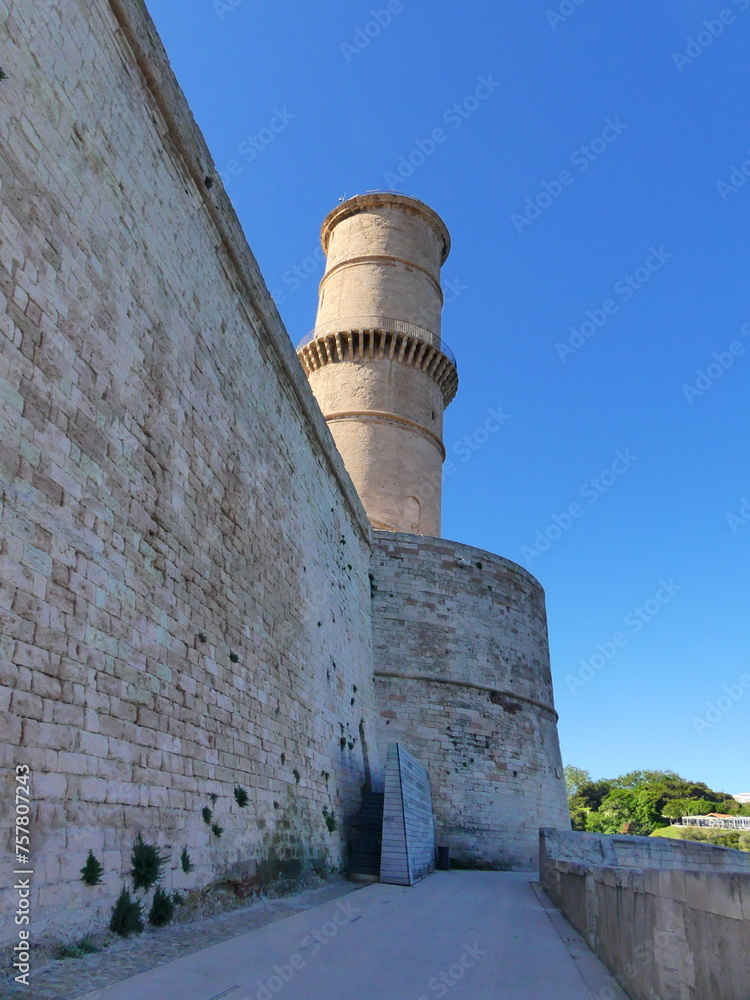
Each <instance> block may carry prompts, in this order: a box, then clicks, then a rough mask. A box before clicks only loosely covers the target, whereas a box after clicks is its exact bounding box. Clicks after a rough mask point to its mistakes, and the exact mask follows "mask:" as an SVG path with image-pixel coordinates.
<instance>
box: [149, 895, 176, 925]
mask: <svg viewBox="0 0 750 1000" xmlns="http://www.w3.org/2000/svg"><path fill="white" fill-rule="evenodd" d="M173 916H174V899H173V898H172V897H171V896H170V895H169V893H168V892H165V891H164V890H163V889H162V887H161V886H159V888H158V889H157V890H156V892H155V893H154V901H153V903H152V904H151V910H150V912H149V915H148V922H149V923H150V924H152V926H154V927H164V926H166V924H168V923H169V922H170V920H171V919H172V917H173Z"/></svg>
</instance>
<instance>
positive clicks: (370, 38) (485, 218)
mask: <svg viewBox="0 0 750 1000" xmlns="http://www.w3.org/2000/svg"><path fill="white" fill-rule="evenodd" d="M148 6H149V9H150V10H151V13H152V15H153V17H154V19H155V21H156V23H157V26H158V28H159V30H160V32H161V35H162V38H163V40H164V43H165V45H166V48H167V51H168V53H169V55H170V58H171V60H172V64H173V66H174V69H175V72H176V74H177V77H178V79H179V81H180V83H181V85H182V87H183V88H184V90H185V92H186V94H187V97H188V100H189V102H190V104H191V106H192V109H193V112H194V114H195V116H196V119H197V121H198V123H199V124H200V126H201V128H202V129H203V132H204V134H205V136H206V139H207V141H208V144H209V147H210V148H211V150H212V152H213V155H214V157H215V160H216V164H217V168H218V169H219V170H221V171H223V172H224V173H225V175H226V177H227V190H228V192H229V194H230V195H231V198H232V200H233V202H234V205H235V206H236V209H237V212H238V214H239V217H240V219H241V221H242V224H243V226H244V229H245V232H246V234H247V238H248V241H249V243H250V245H251V247H252V249H253V251H254V253H255V254H256V256H257V258H258V260H259V262H260V265H261V268H262V270H263V273H264V275H265V277H266V281H267V283H268V285H269V287H270V288H271V289H272V290H273V291H274V293H275V294H276V297H277V301H278V303H279V309H280V312H281V315H282V317H283V319H284V321H285V323H286V326H287V329H288V331H289V334H290V336H291V337H292V339H293V340H295V341H297V340H298V339H300V338H301V337H302V336H303V335H304V334H305V333H306V332H307V331H308V330H309V329H310V328H311V327H312V326H313V324H314V319H315V310H316V296H317V282H318V280H319V277H320V275H321V273H322V258H321V257H320V253H319V251H318V249H317V248H318V232H319V227H320V223H321V220H322V219H323V217H324V216H325V215H326V213H327V212H328V211H329V210H330V209H331V208H332V207H334V206H335V205H336V203H337V201H338V199H339V198H340V197H342V196H343V195H347V196H351V195H354V194H357V193H360V192H363V191H366V190H370V189H375V188H387V187H392V186H394V185H395V183H396V182H398V186H399V189H400V190H402V191H404V192H406V193H407V194H412V195H415V196H416V197H418V198H421V199H422V200H424V201H426V202H427V203H428V204H429V205H431V206H432V207H433V208H434V209H435V210H436V211H437V212H438V213H439V214H440V215H441V216H442V217H443V218H444V219H445V221H446V223H447V225H448V227H449V229H450V231H451V233H452V237H453V247H454V249H453V252H452V253H451V256H450V258H449V260H448V263H447V264H446V266H445V268H444V283H445V284H446V285H447V286H449V287H450V290H449V294H448V300H449V304H448V305H447V307H446V311H445V317H444V336H445V338H446V340H447V341H448V343H449V344H450V345H451V346H452V348H453V349H454V351H455V353H456V355H457V356H458V361H459V372H460V377H461V386H460V389H459V394H458V397H457V399H456V400H455V401H454V403H453V404H452V405H451V407H450V409H449V410H448V411H447V414H446V445H447V447H448V452H449V457H450V458H451V459H452V460H453V463H454V466H455V470H454V471H453V474H452V475H451V476H449V477H447V478H446V484H445V494H444V525H443V533H444V535H445V536H446V537H449V538H452V539H456V540H459V541H464V542H468V543H470V544H473V545H477V546H480V547H482V548H485V549H488V550H490V551H492V552H497V553H500V554H502V555H505V556H507V557H508V558H510V559H513V560H515V561H517V562H520V563H522V564H523V565H525V566H527V567H528V568H529V569H530V570H531V571H532V572H533V573H534V574H535V575H536V576H537V577H538V578H539V580H540V581H541V582H542V584H543V585H544V587H545V589H546V591H547V602H548V611H549V624H550V640H551V647H552V663H553V673H554V678H555V690H556V701H557V706H558V709H559V711H560V735H561V740H562V750H563V757H564V759H565V761H566V762H567V763H573V764H577V765H579V766H581V767H584V768H587V769H588V770H590V771H591V772H592V773H593V775H594V776H597V777H599V776H601V777H604V776H613V775H616V774H619V773H622V772H624V771H628V770H631V769H634V768H673V769H675V770H677V771H679V772H681V773H683V774H684V775H685V776H686V777H688V778H691V779H694V780H703V781H706V782H707V783H709V784H710V785H712V786H714V787H718V788H720V789H724V790H727V791H729V792H733V793H736V792H741V791H750V766H748V757H749V751H748V718H749V717H750V690H747V689H745V688H743V687H742V685H741V678H742V677H743V676H747V675H750V643H749V642H748V624H749V620H748V619H749V616H748V607H749V604H750V602H749V601H748V597H749V596H750V595H749V593H748V562H749V560H748V555H749V554H750V476H749V475H748V379H749V378H750V326H746V327H744V328H745V334H743V333H742V329H743V326H744V325H745V324H748V323H750V283H749V282H748V264H749V263H750V225H748V222H749V220H750V181H748V180H747V179H746V177H745V175H744V174H742V172H741V165H742V164H743V162H745V161H750V124H749V123H750V87H748V75H747V66H748V51H749V49H750V0H740V2H734V0H726V2H725V4H724V5H723V4H722V3H721V2H717V3H716V4H709V3H705V2H698V0H682V2H681V3H679V4H669V5H665V6H664V7H662V6H661V5H658V4H654V3H653V0H619V2H617V3H605V2H603V0H584V2H583V3H582V4H580V6H576V5H575V4H573V3H572V2H570V0H568V3H567V5H566V4H565V3H563V4H562V5H561V6H562V10H563V12H565V11H567V10H572V11H573V13H572V15H571V16H568V17H563V16H558V17H550V16H549V15H548V11H556V10H559V9H560V8H558V7H556V6H555V5H553V4H550V5H549V6H548V5H547V4H545V3H544V2H543V0H524V2H523V3H517V4H510V3H505V4H498V3H497V0H466V2H465V3H462V4H460V5H456V4H455V3H453V2H448V0H433V2H432V3H430V4H424V3H421V4H420V3H414V2H413V0H402V2H398V0H393V2H391V4H390V12H389V11H388V6H389V5H387V4H386V3H382V2H379V3H376V4H375V5H373V4H372V3H368V2H351V0H350V2H346V3H345V2H343V0H333V2H330V3H326V4H314V5H312V4H307V5H306V4H300V3H294V4H293V3H290V2H288V0H276V2H274V3H272V4H271V3H261V2H259V0H240V2H238V0H231V2H229V3H214V2H213V0H181V2H180V3H179V4H178V3H175V2H174V0H148ZM743 8H746V9H743ZM373 10H374V11H376V12H382V11H385V13H380V14H379V15H378V18H377V19H374V18H373V15H372V13H371V12H372V11H373ZM722 11H728V12H729V13H727V14H725V15H724V18H725V20H724V21H723V22H722V21H721V20H720V18H721V12H722ZM389 16H390V23H385V22H387V21H388V17H389ZM378 20H379V21H380V22H381V23H380V24H379V23H377V22H378ZM706 20H707V21H709V22H713V23H710V26H709V27H706V26H705V25H704V21H706ZM358 29H359V30H358ZM368 32H369V34H368ZM690 37H692V38H693V39H694V41H693V43H692V44H690V43H689V42H688V39H689V38H690ZM675 54H678V55H677V58H675ZM482 78H483V79H484V81H485V82H484V85H483V86H481V80H482ZM497 84H499V86H497ZM478 87H479V88H480V90H479V92H478V93H479V96H478V97H477V96H476V95H477V88H478ZM479 97H481V98H482V99H481V100H480V99H479ZM456 105H458V108H456V107H455V106H456ZM608 122H609V123H610V124H609V125H608ZM435 129H442V133H441V135H442V136H443V137H444V139H443V141H440V142H438V143H436V144H435V147H434V149H432V148H431V147H430V145H429V142H427V140H428V139H429V138H430V137H431V135H432V133H433V130H435ZM603 134H604V137H603V138H602V135H603ZM581 147H587V149H588V152H587V151H586V150H581ZM410 156H411V159H412V162H413V163H416V164H417V166H416V168H415V169H413V172H412V173H411V175H410V176H408V177H403V179H402V178H401V177H399V176H397V173H398V168H399V165H400V164H401V165H402V166H404V165H405V164H406V163H407V161H408V159H409V157H410ZM402 158H403V159H402ZM420 158H421V159H422V160H423V162H420ZM232 161H235V163H234V165H233V164H232ZM734 166H737V167H738V168H740V173H738V174H735V177H734V181H735V183H733V185H732V187H733V188H735V190H731V189H730V188H728V187H724V188H722V189H721V190H719V188H718V187H717V185H718V183H719V182H724V184H727V185H728V184H729V183H731V176H732V168H733V167H734ZM407 171H408V168H407V169H404V170H403V173H404V174H406V173H407ZM564 171H567V173H565V174H563V177H562V179H560V175H561V172H564ZM746 171H747V173H748V174H750V162H746ZM394 175H395V176H394ZM555 181H557V183H554V182H555ZM740 181H745V183H744V186H743V185H740V183H739V182H740ZM545 183H546V184H547V185H548V187H547V188H546V189H545V187H544V184H545ZM540 195H542V197H541V198H539V196H540ZM528 199H531V201H530V202H529V201H528ZM537 199H538V200H539V204H540V205H541V208H540V207H535V206H534V204H533V203H534V201H536V200H537ZM524 212H526V215H525V216H524V214H523V213H524ZM514 216H516V218H515V219H514V218H513V217H514ZM533 216H536V217H535V218H533V219H532V217H533ZM316 253H317V255H318V257H317V259H316V258H315V254H316ZM667 255H670V256H667ZM295 268H296V269H297V271H296V273H295ZM649 268H650V270H649ZM300 275H301V277H300ZM639 275H640V277H639ZM628 276H634V277H630V278H628ZM605 302H607V307H606V309H605V308H603V304H604V303H605ZM587 312H590V313H591V314H592V316H593V318H592V319H590V325H589V326H588V327H587V329H586V331H585V332H588V333H589V334H592V335H591V336H589V337H588V338H587V337H586V336H585V333H584V334H581V333H579V334H578V335H577V336H576V335H574V333H572V332H571V328H575V329H577V330H580V327H581V325H582V324H583V323H584V322H585V321H586V320H587V319H588V317H587ZM597 323H598V325H596V324H597ZM732 345H734V348H733V347H732ZM732 350H734V351H735V353H734V354H732ZM715 353H716V354H718V355H719V357H720V360H719V361H716V360H715V358H714V354H715ZM722 362H723V365H724V367H722ZM730 362H731V366H729V365H730ZM711 365H715V366H716V367H713V368H711V369H710V372H709V373H708V374H707V375H705V376H704V377H703V379H699V376H698V372H699V371H701V370H702V371H704V372H705V371H706V369H707V368H709V366H711ZM716 375H718V376H719V377H718V378H714V377H712V376H716ZM696 385H698V387H699V388H700V387H702V392H701V393H700V394H699V393H698V392H693V391H690V390H689V389H688V390H687V391H686V390H685V388H684V387H685V386H693V387H696ZM688 396H689V397H690V398H689V399H688ZM493 409H494V410H498V409H499V410H502V412H503V413H505V414H507V415H509V417H510V419H508V420H507V421H506V422H505V424H504V426H503V427H502V429H501V430H499V431H497V432H496V433H494V434H488V433H486V432H485V431H484V430H483V424H484V422H485V420H486V419H487V416H488V411H490V410H493ZM492 426H494V425H492ZM466 437H468V439H469V442H470V443H469V444H466V442H464V446H462V445H461V442H462V439H464V438H466ZM618 452H620V453H621V454H622V455H624V456H625V461H622V460H619V461H618V460H617V453H618ZM467 455H468V456H470V457H467ZM634 459H636V460H635V461H634ZM613 465H614V466H615V469H614V471H611V472H609V474H607V470H612V468H613ZM602 473H605V475H604V478H603V480H600V479H599V477H600V476H601V474H602ZM592 479H594V480H599V482H598V485H596V484H595V485H591V484H590V480H592ZM587 483H588V484H589V485H588V486H587V485H586V484H587ZM582 491H583V492H582ZM594 498H596V499H594ZM743 498H747V502H746V503H745V505H744V514H741V511H742V510H743ZM575 504H579V506H578V507H576V506H573V508H572V509H573V512H574V514H573V515H569V516H568V517H567V518H566V516H565V514H566V512H568V511H569V510H570V508H571V505H575ZM728 515H735V519H734V520H733V521H732V522H731V523H730V521H729V520H728ZM555 517H557V522H556V521H555ZM568 522H570V523H569V525H568ZM744 522H747V523H744ZM563 529H564V530H563ZM538 533H540V534H538ZM545 535H546V536H547V537H546V538H545ZM550 538H551V539H552V541H551V542H549V546H548V548H547V550H546V551H544V552H541V551H540V550H541V549H542V548H544V547H545V543H546V542H547V541H548V540H549V539H550ZM662 581H665V582H666V584H667V586H666V587H664V585H663V583H662ZM678 588H679V589H678ZM647 602H651V603H647ZM639 608H642V609H644V610H643V611H642V612H641V613H639V612H638V611H637V610H636V609H639ZM649 609H650V610H649ZM615 635H617V640H618V642H619V645H617V643H616V642H615V641H613V636H615ZM598 644H599V645H601V646H603V647H604V653H599V650H598V648H597V646H598ZM608 644H611V645H608ZM597 653H599V656H600V659H599V660H596V659H595V660H594V666H593V667H591V666H590V667H589V668H588V669H584V668H583V667H582V664H581V661H582V660H583V661H588V662H590V661H591V659H592V657H596V655H597ZM607 654H614V655H611V657H610V658H607ZM602 664H604V665H602ZM595 668H596V669H595ZM581 671H582V672H581ZM586 678H588V679H586ZM582 680H583V681H585V683H580V682H581V681H582ZM748 683H749V684H750V677H749V678H748ZM725 686H726V687H727V688H728V689H729V690H730V694H729V695H727V694H725V691H724V688H725ZM732 694H733V695H734V697H735V698H736V699H737V700H736V701H733V700H732V697H731V695H732ZM720 699H725V700H723V701H721V702H720V704H719V705H716V703H717V701H719V700H720ZM709 703H712V704H714V705H716V708H715V711H714V712H713V713H710V714H709V716H708V718H707V713H708V712H709V709H708V707H707V706H708V704H709ZM696 720H704V721H705V722H706V723H710V725H709V724H706V725H702V724H701V723H700V722H698V723H696ZM698 730H700V732H699V731H698Z"/></svg>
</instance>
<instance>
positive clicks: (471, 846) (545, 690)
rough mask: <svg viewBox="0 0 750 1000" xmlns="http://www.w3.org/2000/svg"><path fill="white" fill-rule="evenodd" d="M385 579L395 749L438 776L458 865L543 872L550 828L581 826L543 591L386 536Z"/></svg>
mask: <svg viewBox="0 0 750 1000" xmlns="http://www.w3.org/2000/svg"><path fill="white" fill-rule="evenodd" d="M372 574H373V580H374V583H373V587H374V597H373V632H374V637H375V682H376V695H377V700H378V706H379V711H380V720H381V727H380V732H381V747H384V746H385V745H386V744H387V743H389V742H395V741H398V742H401V743H403V744H405V745H406V746H407V747H408V748H409V750H410V751H411V752H412V753H413V754H414V756H415V757H416V758H417V759H418V760H419V761H421V762H422V763H423V764H424V765H425V766H426V767H427V769H428V771H429V773H430V779H431V781H432V792H433V800H434V803H435V815H436V822H437V837H438V843H442V844H447V845H448V846H449V847H450V848H451V854H452V856H453V857H454V858H456V859H458V860H460V861H463V862H465V863H469V864H472V863H473V864H497V863H507V864H511V865H513V866H514V867H516V868H530V867H533V865H534V864H535V863H536V860H537V856H538V834H539V828H540V827H543V826H555V827H560V828H562V829H569V827H570V820H569V814H568V808H567V796H566V792H565V783H564V780H563V772H562V762H561V759H560V749H559V743H558V736H557V716H556V713H555V711H554V707H553V695H552V680H551V675H550V666H549V652H548V645H547V622H546V613H545V606H544V593H543V591H542V588H541V587H540V586H539V584H538V583H537V582H536V580H534V578H533V577H532V576H530V574H529V573H527V572H526V571H525V570H523V569H522V568H521V567H519V566H516V565H515V564H514V563H512V562H509V561H508V560H506V559H502V558H500V557H499V556H495V555H492V554H491V553H488V552H483V551H482V550H480V549H475V548H472V547H470V546H467V545H459V544H458V543H456V542H449V541H446V540H445V539H435V538H425V537H415V536H413V535H407V534H401V533H393V532H385V531H377V532H375V538H374V549H373V561H372Z"/></svg>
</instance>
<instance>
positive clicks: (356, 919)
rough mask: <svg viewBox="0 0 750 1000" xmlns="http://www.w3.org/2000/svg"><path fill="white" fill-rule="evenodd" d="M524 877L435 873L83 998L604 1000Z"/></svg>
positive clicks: (606, 995)
mask: <svg viewBox="0 0 750 1000" xmlns="http://www.w3.org/2000/svg"><path fill="white" fill-rule="evenodd" d="M529 878H530V877H529V876H528V875H522V874H517V873H506V872H462V871H451V872H436V873H435V874H434V875H431V876H430V877H429V878H427V879H425V880H424V881H423V882H420V883H419V884H418V885H416V886H413V887H411V888H408V889H407V888H401V887H400V886H389V885H379V884H378V885H371V886H367V887H366V888H364V889H362V890H361V891H359V892H356V893H351V894H349V895H347V896H345V897H342V898H341V899H338V900H330V901H329V902H326V903H324V904H322V905H321V906H317V907H314V908H313V909H309V910H306V911H304V912H302V913H297V914H295V915H294V916H290V917H287V918H286V919H284V920H279V921H277V922H276V923H272V924H268V925H266V926H265V927H261V928H259V929H257V930H252V931H249V932H248V933H247V934H242V935H240V936H239V937H234V938H232V939H231V940H229V941H224V942H222V943H221V944H215V945H211V946H210V947H207V948H205V949H204V950H202V951H199V952H195V953H194V954H192V955H188V956H186V957H185V958H180V959H177V960H176V961H174V962H169V963H168V964H165V965H162V966H160V967H159V968H156V969H152V970H151V971H149V972H144V973H141V974H140V975H137V976H133V977H131V978H128V979H125V980H123V981H122V982H120V983H117V984H115V985H113V986H109V987H107V988H105V989H101V990H95V991H94V992H93V993H88V994H86V1000H136V998H137V1000H225V998H226V1000H273V998H275V997H277V996H278V997H281V998H282V1000H425V998H426V1000H433V998H439V997H448V998H449V1000H616V998H622V997H624V996H625V995H624V994H623V993H622V992H620V991H619V990H617V988H616V987H615V986H614V984H613V983H612V981H611V980H610V979H609V977H608V976H607V975H606V972H605V971H604V969H603V967H602V966H601V965H600V963H599V962H598V961H597V959H595V958H594V956H593V955H592V954H591V952H589V951H588V949H586V948H585V946H584V945H582V943H581V941H580V939H579V938H578V936H577V935H576V934H575V932H573V931H572V929H571V928H570V927H569V925H568V924H567V923H566V922H565V921H564V920H562V918H561V917H559V915H558V914H557V913H556V912H555V911H553V912H548V910H547V909H545V907H544V906H543V905H542V902H540V900H539V898H538V897H537V894H536V893H535V891H534V888H533V887H532V885H531V884H530V882H529Z"/></svg>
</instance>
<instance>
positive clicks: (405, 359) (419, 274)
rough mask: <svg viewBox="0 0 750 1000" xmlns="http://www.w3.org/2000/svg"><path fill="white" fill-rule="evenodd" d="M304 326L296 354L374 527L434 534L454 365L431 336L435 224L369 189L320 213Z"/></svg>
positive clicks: (438, 246)
mask: <svg viewBox="0 0 750 1000" xmlns="http://www.w3.org/2000/svg"><path fill="white" fill-rule="evenodd" d="M321 239H322V243H323V250H324V251H325V253H326V256H327V264H326V270H325V274H324V276H323V280H322V281H321V284H320V299H319V304H318V317H317V321H316V325H315V329H314V330H313V331H312V333H310V334H309V336H308V337H307V338H306V339H305V340H304V341H303V342H302V344H300V346H299V347H298V349H297V353H298V355H299V358H300V361H301V362H302V365H303V367H304V369H305V372H306V374H307V377H308V378H309V380H310V385H311V387H312V390H313V392H314V393H315V396H316V398H317V400H318V402H319V404H320V407H321V409H322V411H323V414H324V416H325V418H326V420H327V422H328V425H329V427H330V429H331V433H332V434H333V437H334V440H335V442H336V445H337V447H338V449H339V452H340V453H341V456H342V457H343V459H344V464H345V465H346V468H347V471H348V472H349V475H350V476H351V478H352V481H353V482H354V485H355V487H356V489H357V492H358V493H359V496H360V498H361V500H362V503H363V505H364V508H365V511H366V512H367V516H368V517H369V519H370V522H371V523H372V525H373V527H375V528H380V529H386V530H393V531H405V532H413V533H416V534H421V535H439V534H440V506H441V484H442V464H443V460H444V459H445V448H444V447H443V410H444V409H445V407H446V406H447V405H448V403H450V401H451V400H452V399H453V397H454V396H455V394H456V389H457V387H458V375H457V372H456V363H455V359H454V358H453V355H452V354H451V352H450V351H449V350H448V349H447V347H446V346H445V344H443V342H442V340H441V335H440V314H441V309H442V303H443V293H442V290H441V287H440V267H441V265H442V264H443V262H444V261H445V259H446V257H447V256H448V252H449V250H450V237H449V235H448V230H447V229H446V227H445V224H444V223H443V222H442V220H441V219H440V218H439V217H438V216H437V215H436V214H435V212H433V211H432V209H430V208H428V207H427V205H425V204H423V203H422V202H421V201H417V200H416V199H415V198H409V197H407V196H406V195H402V194H394V193H373V194H366V195H360V196H359V197H356V198H351V199H350V200H349V201H346V202H344V203H343V204H341V205H339V206H338V207H337V208H336V209H334V211H333V212H331V213H330V215H328V217H327V218H326V219H325V221H324V223H323V228H322V232H321Z"/></svg>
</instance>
